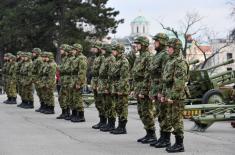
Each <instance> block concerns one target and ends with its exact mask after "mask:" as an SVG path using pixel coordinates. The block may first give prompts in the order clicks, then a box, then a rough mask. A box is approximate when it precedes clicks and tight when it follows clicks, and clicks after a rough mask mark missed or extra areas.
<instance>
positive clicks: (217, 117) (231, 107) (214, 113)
mask: <svg viewBox="0 0 235 155" xmlns="http://www.w3.org/2000/svg"><path fill="white" fill-rule="evenodd" d="M185 108H186V109H198V110H199V109H200V110H202V111H205V112H204V113H203V114H201V115H199V116H193V117H192V118H191V120H192V121H194V127H193V128H192V129H191V130H192V131H199V132H204V131H206V129H208V128H209V127H210V126H211V125H212V124H214V123H215V122H221V121H230V122H232V121H235V103H233V104H225V103H220V104H202V105H187V106H186V107H185ZM231 125H232V127H234V123H233V122H232V123H231Z"/></svg>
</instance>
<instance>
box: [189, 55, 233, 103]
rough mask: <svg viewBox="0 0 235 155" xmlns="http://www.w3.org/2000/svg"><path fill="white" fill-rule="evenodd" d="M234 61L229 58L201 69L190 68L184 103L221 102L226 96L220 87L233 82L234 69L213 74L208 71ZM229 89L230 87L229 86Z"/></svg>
mask: <svg viewBox="0 0 235 155" xmlns="http://www.w3.org/2000/svg"><path fill="white" fill-rule="evenodd" d="M231 63H234V60H233V59H230V60H228V61H226V62H224V63H221V64H218V65H215V66H213V67H210V68H207V69H202V70H190V73H189V75H190V77H189V82H188V84H187V87H188V90H189V94H190V96H188V99H187V100H186V101H187V102H186V104H211V103H221V102H223V101H224V99H226V98H227V97H228V95H227V94H226V93H225V92H227V91H225V88H224V89H220V88H221V87H223V86H225V85H228V84H232V83H234V82H235V71H227V72H223V73H219V74H216V75H213V76H210V75H209V73H208V72H209V71H210V70H212V69H216V68H218V67H220V66H224V65H228V64H231ZM229 89H230V90H231V88H229Z"/></svg>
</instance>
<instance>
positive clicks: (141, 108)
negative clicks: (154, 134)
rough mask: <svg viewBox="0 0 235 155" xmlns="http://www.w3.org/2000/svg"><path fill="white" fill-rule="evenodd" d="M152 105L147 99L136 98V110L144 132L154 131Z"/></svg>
mask: <svg viewBox="0 0 235 155" xmlns="http://www.w3.org/2000/svg"><path fill="white" fill-rule="evenodd" d="M153 107H154V106H153V103H152V102H151V100H150V98H149V97H146V96H145V97H144V98H137V110H138V114H139V117H140V119H141V121H142V123H143V124H144V128H145V129H146V130H155V118H154V111H153Z"/></svg>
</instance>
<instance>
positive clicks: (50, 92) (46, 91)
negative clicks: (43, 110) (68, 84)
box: [42, 86, 55, 107]
mask: <svg viewBox="0 0 235 155" xmlns="http://www.w3.org/2000/svg"><path fill="white" fill-rule="evenodd" d="M42 89H43V91H42V101H43V102H44V103H45V104H46V105H47V106H53V107H54V106H55V96H54V90H55V86H51V87H47V88H45V87H44V88H42Z"/></svg>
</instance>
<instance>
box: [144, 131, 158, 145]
mask: <svg viewBox="0 0 235 155" xmlns="http://www.w3.org/2000/svg"><path fill="white" fill-rule="evenodd" d="M156 140H157V137H156V134H155V130H151V129H149V130H147V137H146V138H145V139H143V140H142V141H141V143H143V144H149V143H152V142H154V141H156Z"/></svg>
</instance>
